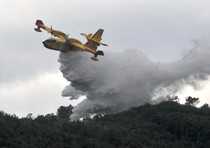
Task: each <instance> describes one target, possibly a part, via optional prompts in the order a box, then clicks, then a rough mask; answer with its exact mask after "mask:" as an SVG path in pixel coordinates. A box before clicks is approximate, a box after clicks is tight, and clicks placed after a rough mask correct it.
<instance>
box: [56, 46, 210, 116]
mask: <svg viewBox="0 0 210 148" xmlns="http://www.w3.org/2000/svg"><path fill="white" fill-rule="evenodd" d="M113 51H114V50H113ZM113 51H107V52H105V56H104V57H100V60H99V62H95V61H92V60H91V59H90V57H91V56H92V55H90V54H88V53H82V52H77V53H75V52H74V53H73V52H69V53H61V54H60V56H59V60H58V61H59V63H60V64H61V67H60V70H61V72H62V73H63V76H64V78H66V79H67V80H68V81H69V85H68V86H66V87H65V88H64V90H63V92H62V95H63V96H65V97H69V98H70V99H78V98H79V97H80V96H81V95H85V96H87V99H85V100H83V101H82V102H81V103H80V104H78V105H77V106H76V107H75V108H74V110H73V114H72V116H71V119H73V120H75V119H79V118H80V117H84V116H87V115H90V114H93V113H115V112H119V111H122V110H125V109H128V108H130V107H135V106H138V105H141V104H144V103H151V102H153V101H154V100H156V101H157V100H158V99H161V98H164V97H165V96H167V95H173V94H176V93H177V92H178V91H179V90H180V89H182V86H184V85H185V84H188V85H192V86H193V87H195V88H196V84H197V83H196V82H197V80H206V79H207V77H208V75H209V74H210V69H209V64H210V58H209V57H210V48H209V46H207V45H205V46H203V45H202V46H201V45H200V44H196V46H195V47H194V48H193V49H192V50H190V51H189V53H188V54H186V55H185V56H184V57H183V58H181V59H180V60H178V61H176V62H171V63H159V62H154V61H151V60H150V59H149V58H148V57H147V56H146V55H145V54H144V53H143V52H141V51H140V50H134V49H130V50H123V51H118V52H113Z"/></svg>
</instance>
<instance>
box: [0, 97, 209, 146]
mask: <svg viewBox="0 0 210 148" xmlns="http://www.w3.org/2000/svg"><path fill="white" fill-rule="evenodd" d="M172 100H173V99H172ZM172 100H170V101H165V102H161V103H160V104H156V105H151V104H145V105H143V106H139V107H136V108H131V109H129V110H128V111H124V112H121V113H116V114H109V115H105V116H100V115H98V116H95V117H94V118H93V119H85V120H83V121H70V120H69V118H68V117H69V115H70V114H71V113H72V112H71V110H72V106H67V107H64V106H61V107H60V108H59V109H58V110H57V114H56V115H55V114H47V115H45V116H43V115H40V116H37V117H36V118H32V117H31V114H29V115H28V116H27V117H24V118H18V117H17V116H15V115H9V114H6V113H4V112H0V147H1V148H177V147H179V148H209V147H210V138H209V137H210V116H209V115H210V108H209V106H208V105H207V104H205V105H203V106H202V107H200V108H196V107H194V106H193V105H192V104H190V103H189V102H190V101H189V100H193V99H192V98H190V99H188V103H186V104H185V105H180V104H179V103H177V102H176V101H172ZM174 100H176V99H174ZM194 100H196V99H194ZM186 101H187V100H186ZM191 102H192V101H191Z"/></svg>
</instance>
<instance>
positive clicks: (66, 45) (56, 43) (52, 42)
mask: <svg viewBox="0 0 210 148" xmlns="http://www.w3.org/2000/svg"><path fill="white" fill-rule="evenodd" d="M73 42H76V43H80V44H81V42H80V41H78V40H77V39H73V38H69V39H68V40H67V41H66V42H63V41H60V40H57V39H55V38H50V39H46V40H44V41H43V42H42V43H43V45H44V47H46V48H48V49H51V50H57V51H61V52H68V51H80V50H81V49H79V48H77V47H75V46H73V45H72V44H71V43H73Z"/></svg>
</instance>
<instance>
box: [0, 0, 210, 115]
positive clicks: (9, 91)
mask: <svg viewBox="0 0 210 148" xmlns="http://www.w3.org/2000/svg"><path fill="white" fill-rule="evenodd" d="M209 6H210V1H207V0H200V1H198V0H176V1H168V0H158V1H157V0H88V1H84V0H53V1H52V0H45V1H43V0H42V1H41V0H1V1H0V18H1V24H0V32H1V35H0V42H1V44H0V51H1V54H0V67H1V70H0V110H3V111H5V112H8V113H15V114H17V115H19V116H25V115H27V114H28V113H30V112H32V113H34V114H45V113H51V112H56V109H57V108H58V107H59V106H60V105H68V104H69V103H73V104H75V103H76V102H72V101H69V100H68V99H67V98H64V97H62V96H61V92H62V90H63V88H64V87H65V86H66V85H67V84H68V82H67V81H66V80H65V79H64V78H63V77H62V74H61V72H60V71H59V67H60V65H59V63H58V62H57V60H58V56H59V53H58V52H54V51H51V50H47V49H45V48H44V47H43V46H42V44H41V42H42V41H43V40H44V39H46V38H48V37H50V35H49V34H46V33H36V32H35V31H34V30H33V28H34V23H35V20H36V19H42V20H43V21H44V22H45V23H46V24H48V25H52V27H53V28H56V29H60V30H62V31H65V32H66V33H67V34H69V35H70V36H73V37H76V38H80V39H81V40H82V41H85V40H84V38H82V37H80V35H79V34H80V33H81V32H85V33H89V32H94V31H96V30H97V29H98V28H103V29H104V30H105V32H104V36H103V41H104V42H105V43H108V44H109V45H110V46H109V47H108V48H105V49H104V52H109V50H114V51H116V52H118V51H120V50H125V49H126V50H129V49H138V50H141V51H143V52H144V53H145V54H146V55H147V56H148V57H149V58H150V59H151V60H153V61H156V62H172V61H176V60H179V59H180V58H181V57H182V56H183V55H184V54H186V53H187V52H188V51H189V50H190V49H191V48H192V47H193V42H192V41H193V40H197V39H198V40H200V39H204V40H207V41H208V38H209V36H210V27H209V26H210V19H209V17H210V9H209ZM202 85H203V87H202V88H201V89H200V90H196V91H195V90H193V89H192V88H191V87H189V86H186V87H184V89H183V90H182V91H181V92H180V95H182V96H185V95H188V94H189V93H190V94H195V95H196V96H200V97H202V98H206V99H205V101H206V102H208V101H209V100H208V99H207V98H208V97H210V94H209V93H208V90H209V89H210V88H209V87H208V86H209V85H210V80H207V81H206V82H203V83H202ZM209 102H210V101H209Z"/></svg>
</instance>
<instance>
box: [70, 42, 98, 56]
mask: <svg viewBox="0 0 210 148" xmlns="http://www.w3.org/2000/svg"><path fill="white" fill-rule="evenodd" d="M71 44H72V45H73V46H74V47H77V48H79V49H81V50H82V51H88V52H91V53H92V54H95V53H96V51H95V50H94V49H91V48H89V47H87V46H85V45H83V44H80V43H76V42H74V43H71Z"/></svg>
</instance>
